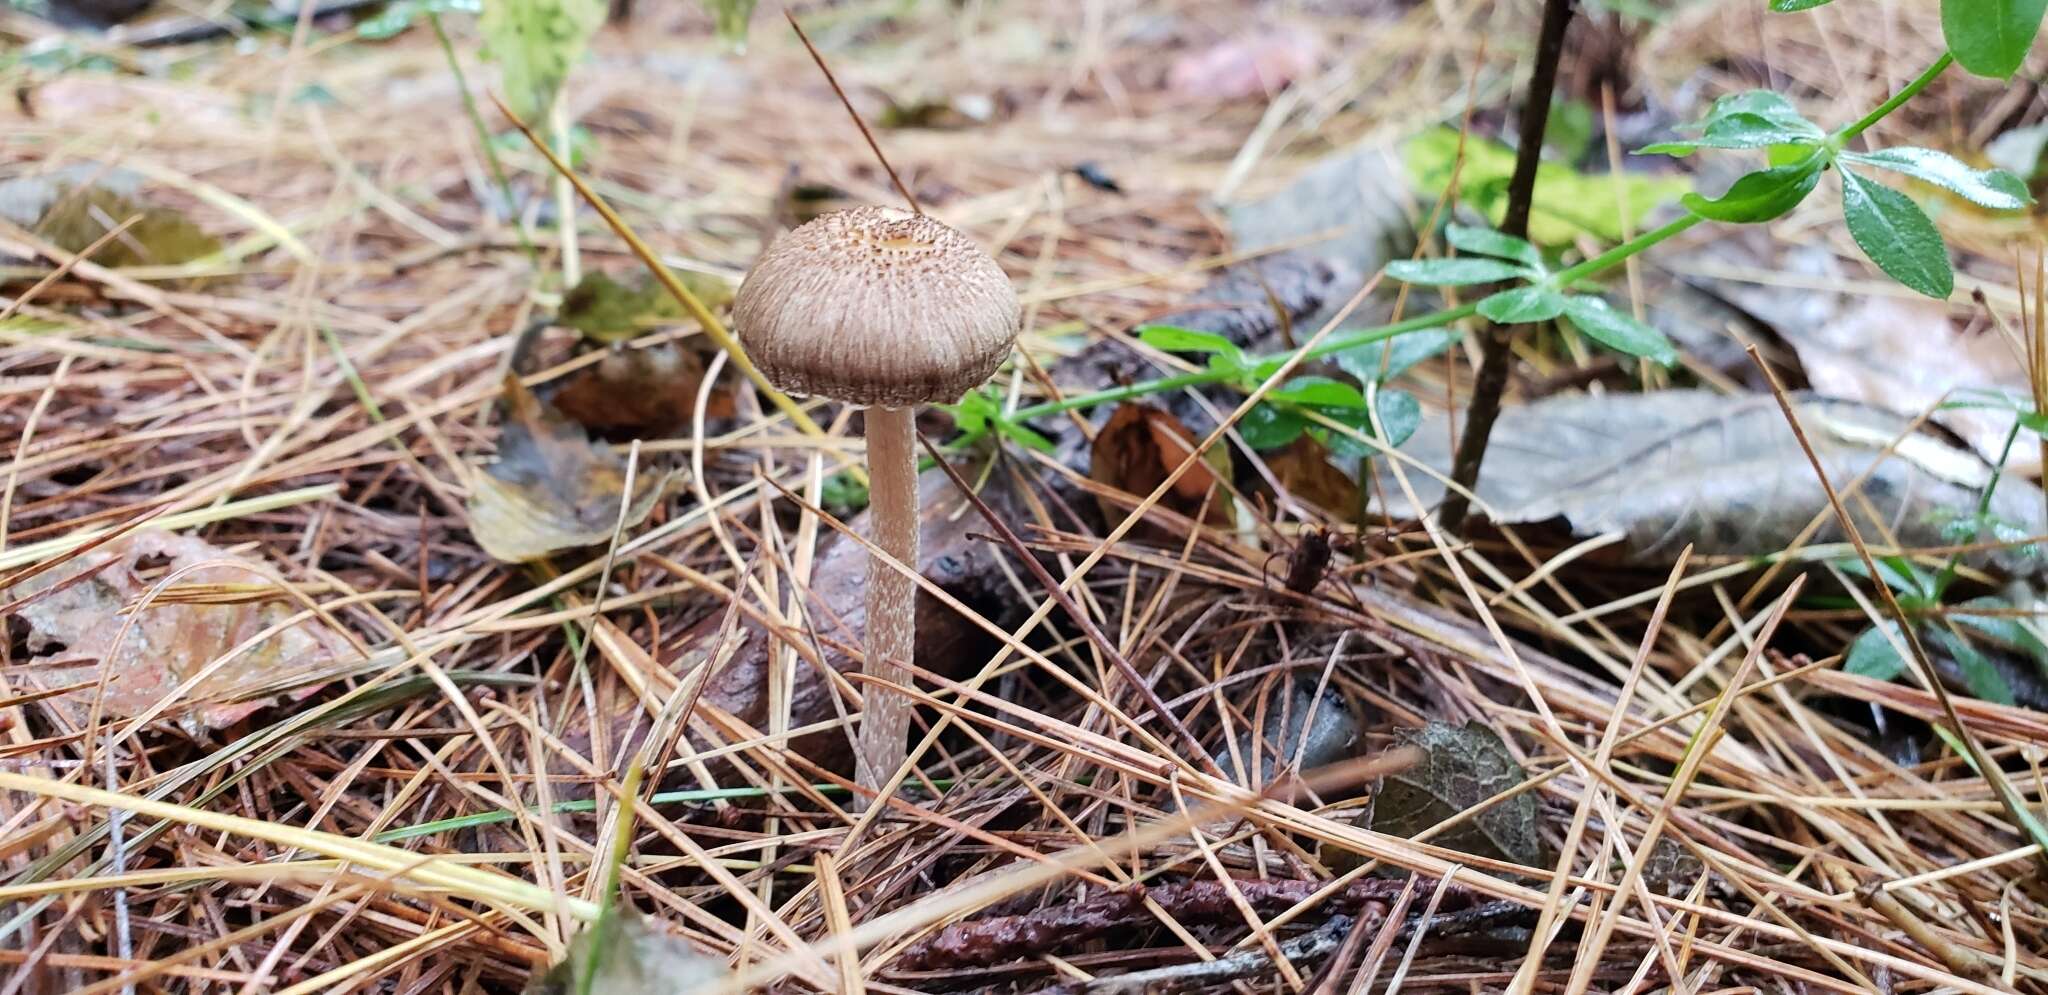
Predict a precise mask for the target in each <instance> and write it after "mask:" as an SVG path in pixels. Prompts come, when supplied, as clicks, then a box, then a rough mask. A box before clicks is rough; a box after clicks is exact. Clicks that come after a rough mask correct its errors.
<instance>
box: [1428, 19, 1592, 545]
mask: <svg viewBox="0 0 2048 995" xmlns="http://www.w3.org/2000/svg"><path fill="white" fill-rule="evenodd" d="M1571 18H1572V0H1544V2H1543V26H1542V28H1541V29H1540V34H1539V35H1538V37H1537V41H1536V65H1535V66H1534V67H1533V68H1532V69H1531V70H1530V72H1529V93H1528V95H1527V96H1526V97H1525V98H1524V102H1523V104H1522V123H1521V134H1520V136H1519V138H1517V140H1516V142H1517V145H1516V148H1515V174H1514V176H1513V178H1511V179H1509V180H1508V212H1507V216H1506V217H1505V218H1504V219H1503V220H1502V222H1501V226H1500V227H1501V230H1502V231H1504V232H1506V233H1508V234H1510V235H1513V236H1515V237H1516V238H1527V237H1528V236H1529V211H1530V209H1531V207H1532V206H1533V205H1534V203H1535V194H1536V167H1537V166H1538V165H1539V164H1540V163H1541V161H1542V157H1543V132H1544V128H1545V126H1546V125H1547V124H1548V123H1549V121H1550V94H1551V92H1552V91H1553V90H1555V89H1556V88H1557V66H1558V63H1560V62H1562V61H1564V29H1565V26H1566V25H1567V24H1569V23H1571ZM1514 331H1515V330H1514V328H1513V327H1502V326H1499V325H1491V326H1488V327H1487V329H1486V334H1485V337H1484V338H1483V339H1482V340H1481V345H1480V353H1479V375H1478V376H1477V377H1476V378H1475V379H1474V380H1473V383H1472V406H1471V407H1470V408H1468V409H1466V412H1465V431H1464V434H1463V435H1461V436H1460V437H1459V439H1458V452H1457V455H1456V457H1455V458H1454V459H1453V460H1452V461H1451V480H1452V481H1453V482H1454V483H1455V484H1457V485H1458V486H1455V487H1452V488H1451V489H1450V491H1449V493H1448V494H1447V495H1446V497H1445V500H1444V507H1443V511H1442V512H1441V516H1440V518H1439V521H1441V522H1442V523H1443V526H1444V528H1445V529H1446V530H1448V531H1450V532H1452V533H1458V532H1461V531H1462V530H1463V528H1464V525H1465V513H1466V512H1467V511H1469V510H1470V509H1471V502H1470V500H1469V499H1468V498H1466V497H1465V495H1466V493H1468V492H1469V491H1471V490H1472V489H1473V488H1474V487H1475V486H1477V485H1478V483H1479V466H1480V464H1481V463H1482V462H1484V461H1485V459H1486V442H1487V440H1488V439H1489V438H1491V437H1492V435H1493V423H1494V422H1495V421H1496V420H1498V419H1499V418H1500V399H1501V395H1502V394H1503V393H1505V392H1506V391H1507V385H1508V370H1509V368H1510V367H1511V366H1512V365H1513V363H1514V354H1513V352H1512V351H1511V350H1510V349H1509V348H1508V347H1509V345H1510V343H1512V341H1513V339H1514Z"/></svg>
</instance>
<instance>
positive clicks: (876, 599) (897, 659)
mask: <svg viewBox="0 0 2048 995" xmlns="http://www.w3.org/2000/svg"><path fill="white" fill-rule="evenodd" d="M866 417H867V436H868V479H869V483H868V494H869V502H868V510H869V512H870V515H871V518H870V521H872V522H873V523H874V541H875V545H876V546H877V547H879V548H880V549H881V550H882V551H883V552H885V553H887V554H889V556H890V557H891V558H893V559H894V560H896V561H897V562H898V563H901V564H903V565H904V566H906V567H908V568H910V569H912V570H915V569H917V540H918V535H917V530H918V521H917V453H916V446H917V427H916V415H915V413H914V412H913V410H912V409H910V408H881V407H873V408H869V409H867V415H866ZM916 643H917V582H916V581H915V580H913V579H911V577H910V575H909V574H907V573H905V572H904V571H902V570H898V569H896V568H895V567H893V566H890V565H889V564H887V563H884V562H883V560H882V558H881V557H879V556H870V557H868V615H867V625H866V628H865V637H864V639H863V640H862V646H861V649H862V651H863V655H864V656H865V657H866V661H865V663H864V664H863V666H862V668H861V669H862V672H863V673H865V674H867V675H868V676H869V677H872V678H875V679H877V680H883V681H889V682H891V683H896V684H906V685H907V684H909V683H910V665H911V661H912V659H913V658H914V654H915V652H916ZM861 703H862V716H861V722H860V742H859V744H858V746H857V748H856V749H855V751H854V781H855V783H857V784H859V785H860V786H861V787H863V788H879V787H881V786H882V785H884V784H887V783H889V779H890V778H892V777H894V776H895V774H896V768H898V767H900V766H902V765H903V758H904V755H905V752H906V747H907V740H908V739H909V737H910V704H911V703H910V698H909V697H908V696H905V695H901V694H897V693H896V692H894V691H890V690H887V689H885V688H883V687H881V686H879V685H876V684H869V685H868V686H867V687H866V688H864V689H863V690H862V693H861ZM864 802H865V797H864V796H863V797H860V798H856V799H855V804H863V803H864Z"/></svg>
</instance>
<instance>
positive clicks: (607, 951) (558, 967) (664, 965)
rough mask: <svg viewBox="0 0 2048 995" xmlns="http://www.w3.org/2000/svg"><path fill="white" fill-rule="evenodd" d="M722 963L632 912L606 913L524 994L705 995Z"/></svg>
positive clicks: (721, 975) (723, 970)
mask: <svg viewBox="0 0 2048 995" xmlns="http://www.w3.org/2000/svg"><path fill="white" fill-rule="evenodd" d="M727 973H728V972H727V971H726V968H725V962H724V961H722V960H718V959H716V958H712V957H708V956H706V955H704V954H701V953H698V952H697V950H696V949H695V948H694V947H692V946H690V941H688V940H686V939H684V938H683V937H682V935H681V934H678V933H674V932H671V931H669V929H668V928H667V927H665V926H663V925H662V924H661V923H659V922H657V921H655V920H653V919H650V918H648V917H647V916H644V915H641V914H640V913H638V912H635V911H633V910H631V909H625V910H618V909H606V910H605V912H604V914H603V915H601V916H599V917H598V920H597V921H596V922H593V923H591V924H590V925H589V926H587V927H585V928H584V930H583V932H581V933H578V934H576V937H575V938H574V939H572V940H570V941H569V951H568V953H567V954H565V955H563V957H562V959H561V960H560V961H558V962H556V964H555V965H554V966H553V967H550V968H548V969H547V971H546V972H545V973H543V974H540V975H538V976H536V977H535V978H534V979H533V982H532V983H531V984H529V985H527V986H526V991H527V993H528V995H584V993H586V992H588V993H592V995H681V993H684V992H694V991H700V990H706V991H708V990H710V989H712V988H715V987H717V986H718V984H719V983H720V982H722V981H724V980H725V978H726V976H727Z"/></svg>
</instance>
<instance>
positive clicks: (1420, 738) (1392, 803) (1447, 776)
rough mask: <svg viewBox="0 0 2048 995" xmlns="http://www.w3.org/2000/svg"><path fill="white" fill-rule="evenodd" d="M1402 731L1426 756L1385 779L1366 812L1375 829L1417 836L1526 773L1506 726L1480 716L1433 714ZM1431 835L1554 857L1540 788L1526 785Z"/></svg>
mask: <svg viewBox="0 0 2048 995" xmlns="http://www.w3.org/2000/svg"><path fill="white" fill-rule="evenodd" d="M1401 738H1402V740H1403V741H1404V742H1406V743H1408V744H1411V745H1414V746H1418V747H1421V748H1422V762H1420V763H1418V764H1416V765H1415V766H1413V767H1410V768H1408V769H1407V770H1404V771H1402V772H1400V773H1398V774H1389V775H1387V776H1386V777H1385V778H1383V779H1382V780H1381V781H1380V785H1379V790H1377V791H1375V792H1374V793H1373V800H1372V804H1371V805H1370V806H1368V807H1367V809H1366V812H1365V816H1364V820H1363V821H1364V824H1365V826H1366V827H1367V828H1369V829H1371V830H1372V831H1373V832H1377V833H1386V834H1387V835H1389V836H1399V837H1402V838H1404V839H1412V838H1414V837H1415V836H1417V835H1419V834H1421V833H1422V832H1423V831H1424V830H1426V829H1428V828H1430V827H1431V826H1434V825H1436V824H1437V823H1439V822H1442V821H1444V820H1445V819H1448V818H1450V817H1452V816H1454V815H1458V814H1459V813H1462V812H1466V811H1469V810H1471V809H1473V808H1475V807H1477V806H1478V805H1479V804H1480V803H1481V802H1484V801H1486V800H1487V799H1488V798H1491V797H1493V796H1494V795H1496V794H1499V793H1500V792H1502V791H1506V790H1507V789H1509V788H1512V787H1514V786H1515V785H1518V784H1520V783H1522V782H1523V781H1525V780H1527V779H1528V775H1527V774H1526V773H1524V772H1523V770H1522V766H1521V765H1520V764H1518V763H1516V762H1515V758H1514V755H1513V754H1511V753H1509V752H1508V748H1507V744H1506V743H1503V742H1502V741H1501V738H1500V734H1499V733H1496V732H1494V731H1493V730H1492V729H1489V728H1487V727H1486V726H1483V725H1481V724H1479V723H1477V722H1467V723H1465V724H1464V725H1462V726H1454V725H1450V724H1449V723H1445V722H1436V721H1432V722H1430V723H1429V724H1427V725H1425V726H1423V727H1422V728H1420V729H1416V730H1413V731H1410V732H1404V733H1403V734H1402V736H1401ZM1430 842H1431V843H1434V844H1436V845H1437V846H1441V847H1448V848H1449V849H1452V850H1457V851H1459V852H1460V853H1469V854H1472V855H1473V856H1476V857H1490V858H1493V859H1496V860H1506V861H1510V862H1513V863H1517V864H1521V865H1523V866H1525V867H1540V866H1547V865H1548V863H1549V861H1548V860H1547V859H1545V855H1544V845H1543V836H1542V828H1541V822H1540V818H1539V813H1538V810H1537V806H1536V796H1535V795H1534V794H1532V793H1530V792H1526V791H1525V792H1523V793H1521V794H1519V795H1515V796H1514V797H1512V798H1508V799H1505V800H1503V801H1499V802H1496V803H1494V804H1492V805H1490V806H1487V807H1486V808H1485V809H1482V810H1481V811H1479V812H1478V813H1477V814H1475V815H1471V816H1468V817H1466V819H1465V821H1463V822H1461V823H1459V824H1458V825H1457V826H1455V827H1453V828H1451V829H1447V830H1445V831H1444V832H1442V833H1440V834H1438V835H1437V836H1435V837H1433V838H1431V840H1430Z"/></svg>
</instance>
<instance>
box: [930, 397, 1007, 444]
mask: <svg viewBox="0 0 2048 995" xmlns="http://www.w3.org/2000/svg"><path fill="white" fill-rule="evenodd" d="M934 406H935V407H937V408H939V409H940V410H943V411H945V412H946V413H948V414H950V415H952V416H953V427H954V428H956V429H958V430H959V431H960V433H961V434H962V435H966V436H968V437H970V438H971V437H975V436H980V435H982V434H984V433H986V432H987V431H988V427H989V424H990V423H991V422H998V421H1001V420H1002V413H1003V402H1002V398H1000V397H998V396H996V394H995V392H994V391H993V390H991V389H990V388H987V387H983V388H982V389H980V390H970V391H968V392H967V394H966V395H965V396H963V397H961V398H960V402H959V403H958V404H939V405H934Z"/></svg>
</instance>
